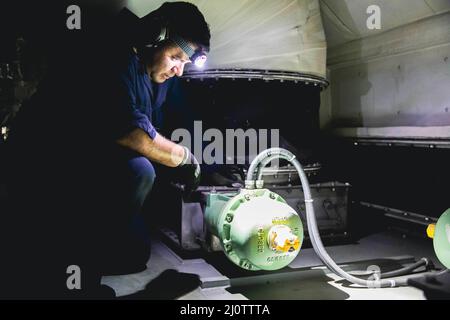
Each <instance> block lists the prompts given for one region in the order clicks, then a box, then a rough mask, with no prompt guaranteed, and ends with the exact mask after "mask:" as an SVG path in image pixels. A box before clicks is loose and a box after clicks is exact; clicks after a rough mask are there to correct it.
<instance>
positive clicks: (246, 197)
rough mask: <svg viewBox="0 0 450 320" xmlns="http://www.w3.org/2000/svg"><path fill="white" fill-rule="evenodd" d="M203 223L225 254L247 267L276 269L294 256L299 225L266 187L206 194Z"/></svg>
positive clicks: (300, 238) (299, 237)
mask: <svg viewBox="0 0 450 320" xmlns="http://www.w3.org/2000/svg"><path fill="white" fill-rule="evenodd" d="M205 220H206V224H207V226H208V228H209V230H210V232H211V233H212V234H214V235H215V236H217V237H218V238H219V239H220V242H221V244H222V248H223V250H224V252H225V254H226V255H227V257H228V258H229V259H230V260H231V261H232V262H234V263H235V264H237V265H238V266H240V267H241V268H243V269H247V270H278V269H281V268H283V267H285V266H287V265H288V264H289V263H291V262H292V260H294V259H295V257H296V256H297V254H298V253H299V251H300V247H301V245H302V243H303V224H302V221H301V220H300V217H299V216H298V214H297V212H296V211H295V210H294V209H292V208H291V207H290V206H289V205H288V204H287V203H286V201H285V200H284V199H283V198H282V197H280V196H279V195H277V194H276V193H273V192H271V191H270V190H267V189H256V190H249V189H242V190H241V192H240V193H239V194H237V195H226V194H214V193H212V194H209V196H208V200H207V207H206V210H205Z"/></svg>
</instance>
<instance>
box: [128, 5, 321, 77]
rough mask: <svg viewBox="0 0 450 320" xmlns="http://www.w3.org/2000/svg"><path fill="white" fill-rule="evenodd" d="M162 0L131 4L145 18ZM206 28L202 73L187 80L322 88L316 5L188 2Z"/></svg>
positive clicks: (131, 7)
mask: <svg viewBox="0 0 450 320" xmlns="http://www.w3.org/2000/svg"><path fill="white" fill-rule="evenodd" d="M163 2H166V1H164V0H154V1H144V0H129V1H128V8H129V9H130V10H131V11H133V12H134V13H135V14H137V15H138V16H144V15H145V14H147V13H149V12H150V11H152V10H155V9H156V8H158V7H159V6H160V5H161V4H162V3H163ZM188 2H191V3H193V4H195V5H197V6H198V7H199V9H200V10H201V11H202V13H203V14H204V15H205V18H206V20H207V22H208V23H209V25H210V29H211V34H212V39H211V52H210V55H209V58H208V62H207V65H206V66H205V69H204V70H203V71H201V72H199V71H195V70H194V69H193V68H191V70H187V73H186V76H187V77H193V78H195V77H199V76H201V77H206V78H242V77H244V78H249V79H250V78H258V79H264V80H273V79H274V80H288V81H289V80H294V81H308V80H309V81H311V82H314V83H316V82H320V83H321V84H322V85H326V84H327V82H326V80H325V79H326V41H325V33H324V29H323V25H322V18H321V15H320V9H319V1H318V0H277V1H272V0H244V1H243V0H229V1H223V0H191V1H188Z"/></svg>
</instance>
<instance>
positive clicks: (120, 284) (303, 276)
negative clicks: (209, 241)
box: [102, 232, 442, 300]
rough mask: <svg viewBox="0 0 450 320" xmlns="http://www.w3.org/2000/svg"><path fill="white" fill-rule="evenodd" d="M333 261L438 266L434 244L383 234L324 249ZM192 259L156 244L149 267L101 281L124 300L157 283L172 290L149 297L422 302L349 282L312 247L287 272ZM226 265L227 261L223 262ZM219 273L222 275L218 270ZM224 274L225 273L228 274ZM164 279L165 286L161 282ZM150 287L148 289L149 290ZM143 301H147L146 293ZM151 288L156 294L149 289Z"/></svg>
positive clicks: (351, 266) (351, 267)
mask: <svg viewBox="0 0 450 320" xmlns="http://www.w3.org/2000/svg"><path fill="white" fill-rule="evenodd" d="M327 251H328V253H329V254H330V256H331V257H332V258H333V259H335V261H336V262H337V263H338V264H339V265H340V266H341V267H343V268H344V269H345V270H347V271H354V272H358V271H359V272H364V271H366V270H367V267H368V266H373V265H377V266H379V267H381V270H382V271H383V272H384V271H385V270H388V271H389V270H393V269H397V268H399V267H401V266H403V265H407V264H408V263H412V262H413V261H414V260H417V259H420V258H422V257H427V258H430V259H431V260H432V261H433V262H434V263H435V265H436V266H437V267H442V266H441V265H440V264H439V262H438V261H437V259H436V256H435V254H434V251H433V245H432V241H427V239H417V238H404V237H401V236H400V235H398V234H395V233H391V232H384V233H379V234H373V235H370V236H368V237H365V238H362V239H360V241H358V243H355V244H348V245H339V246H331V247H327ZM213 264H214V263H211V261H209V260H206V259H203V258H196V259H182V258H181V257H180V256H179V255H177V254H176V253H175V252H174V251H173V250H171V249H170V248H169V247H168V246H167V245H165V244H164V243H163V242H162V241H159V240H155V241H154V242H153V247H152V256H151V258H150V260H149V261H148V263H147V267H148V269H147V270H145V271H143V272H141V273H137V274H131V275H123V276H105V277H103V279H102V283H103V284H106V285H108V286H110V287H112V288H113V289H114V290H115V291H116V295H117V296H125V295H129V294H133V293H135V292H138V291H141V290H144V289H146V286H147V284H149V283H150V284H152V283H156V282H158V281H159V284H160V286H161V287H160V288H165V289H163V290H166V289H168V290H169V291H170V289H173V290H172V291H173V292H172V294H171V295H167V292H166V293H162V292H161V295H160V296H159V295H158V294H159V293H158V292H152V293H151V295H149V296H148V298H149V299H155V298H156V299H158V298H164V297H170V298H174V299H180V300H303V299H308V300H310V299H313V300H315V299H320V300H423V299H425V297H424V294H423V293H422V291H421V290H418V289H416V288H413V287H401V288H383V289H367V288H361V287H358V286H355V285H352V284H350V283H348V282H347V281H346V280H343V279H342V278H340V277H338V276H336V275H334V274H332V273H330V271H328V269H326V268H324V267H322V266H321V265H322V264H321V262H320V260H319V258H318V257H317V256H316V254H315V252H314V251H313V249H312V248H307V249H302V250H301V251H300V253H299V255H298V256H297V258H296V259H295V260H294V261H293V263H291V264H290V266H289V267H288V268H285V269H283V270H280V271H277V272H271V273H269V272H256V273H254V272H249V271H243V272H241V274H239V275H236V273H234V274H233V273H231V275H230V273H228V274H227V273H226V272H224V270H225V269H226V268H224V265H223V264H224V263H222V262H220V260H219V263H217V264H216V265H213ZM225 264H226V263H225ZM168 269H172V270H177V271H178V272H179V273H178V274H177V276H176V279H172V280H171V279H170V278H167V279H163V278H161V277H160V275H161V273H163V271H165V270H168ZM219 270H220V271H219ZM189 274H195V275H198V277H199V278H200V281H201V284H200V286H196V287H195V288H192V287H189V286H192V282H190V284H189V281H187V282H186V283H183V276H186V277H188V276H189ZM226 274H227V275H226ZM164 281H166V282H164ZM149 288H150V287H147V290H149ZM147 290H145V291H143V292H144V293H143V298H144V299H145V297H146V296H145V292H146V291H147ZM153 290H156V291H158V290H160V289H158V287H157V286H153Z"/></svg>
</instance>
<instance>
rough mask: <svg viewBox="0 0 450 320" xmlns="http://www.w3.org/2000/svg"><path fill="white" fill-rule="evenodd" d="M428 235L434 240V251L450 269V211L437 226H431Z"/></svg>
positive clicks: (440, 219) (449, 210)
mask: <svg viewBox="0 0 450 320" xmlns="http://www.w3.org/2000/svg"><path fill="white" fill-rule="evenodd" d="M427 234H428V236H429V237H430V238H432V239H433V246H434V251H435V252H436V256H437V257H438V259H439V261H440V262H441V263H442V264H443V265H444V266H445V267H446V268H447V269H449V268H450V209H448V210H447V211H445V212H444V213H443V214H442V216H441V217H440V218H439V220H438V222H437V224H430V225H429V226H428V228H427Z"/></svg>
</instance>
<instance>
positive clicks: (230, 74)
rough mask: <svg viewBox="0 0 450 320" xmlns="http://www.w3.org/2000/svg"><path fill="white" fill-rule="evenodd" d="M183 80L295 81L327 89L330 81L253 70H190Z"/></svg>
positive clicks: (304, 75)
mask: <svg viewBox="0 0 450 320" xmlns="http://www.w3.org/2000/svg"><path fill="white" fill-rule="evenodd" d="M183 78H184V79H186V80H192V79H199V80H203V79H215V80H219V79H232V80H235V79H248V80H250V81H251V80H252V79H259V80H263V81H281V82H284V81H293V82H295V83H298V82H301V83H304V84H307V85H309V84H312V85H314V86H320V87H321V88H322V89H325V88H327V87H328V85H329V81H328V80H327V79H325V78H322V77H320V76H316V75H311V74H305V73H299V72H288V71H274V70H252V69H216V70H204V71H196V70H189V71H187V72H186V73H185V74H184V75H183Z"/></svg>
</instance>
